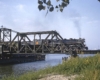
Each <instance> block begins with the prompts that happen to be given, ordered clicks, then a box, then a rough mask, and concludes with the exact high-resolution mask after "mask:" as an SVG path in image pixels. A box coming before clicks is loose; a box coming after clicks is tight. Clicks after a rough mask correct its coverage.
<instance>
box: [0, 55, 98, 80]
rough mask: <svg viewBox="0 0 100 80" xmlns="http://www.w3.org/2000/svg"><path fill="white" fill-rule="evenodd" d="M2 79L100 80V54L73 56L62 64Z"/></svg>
mask: <svg viewBox="0 0 100 80" xmlns="http://www.w3.org/2000/svg"><path fill="white" fill-rule="evenodd" d="M2 80H100V54H96V55H95V56H90V57H84V58H79V57H77V58H71V59H70V60H67V61H63V63H62V64H59V65H57V66H53V67H47V68H45V69H41V70H39V71H36V72H28V73H25V74H23V75H20V76H14V75H11V76H8V77H6V76H5V77H3V78H2Z"/></svg>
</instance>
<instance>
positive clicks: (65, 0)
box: [38, 0, 100, 13]
mask: <svg viewBox="0 0 100 80" xmlns="http://www.w3.org/2000/svg"><path fill="white" fill-rule="evenodd" d="M56 1H57V2H60V4H59V5H56V6H54V5H53V4H52V1H51V0H38V4H39V5H38V9H39V10H40V11H41V10H46V7H47V13H48V11H49V12H52V11H54V9H55V8H56V9H57V10H60V11H61V12H63V9H64V8H65V7H67V6H68V5H69V3H70V0H56ZM98 1H99V2H100V0H98Z"/></svg>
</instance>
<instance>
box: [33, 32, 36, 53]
mask: <svg viewBox="0 0 100 80" xmlns="http://www.w3.org/2000/svg"><path fill="white" fill-rule="evenodd" d="M35 36H36V34H34V43H33V44H34V45H33V47H34V53H35V52H36V51H35Z"/></svg>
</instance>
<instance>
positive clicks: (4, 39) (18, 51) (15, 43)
mask: <svg viewBox="0 0 100 80" xmlns="http://www.w3.org/2000/svg"><path fill="white" fill-rule="evenodd" d="M74 50H77V51H79V50H80V51H83V52H85V53H86V52H92V53H96V52H98V51H94V52H93V51H91V50H90V51H89V50H88V47H87V46H86V45H85V39H81V38H79V39H64V38H63V37H62V36H61V35H60V34H59V33H58V32H57V31H38V32H17V31H14V30H12V29H8V28H4V27H1V28H0V59H9V58H11V57H12V55H13V57H14V56H15V57H16V56H17V58H18V56H20V55H22V56H24V55H25V54H26V55H25V57H26V56H29V58H30V57H31V56H34V55H39V54H50V53H60V54H62V53H66V54H68V53H69V54H71V51H74ZM99 52H100V51H99ZM15 57H14V58H15Z"/></svg>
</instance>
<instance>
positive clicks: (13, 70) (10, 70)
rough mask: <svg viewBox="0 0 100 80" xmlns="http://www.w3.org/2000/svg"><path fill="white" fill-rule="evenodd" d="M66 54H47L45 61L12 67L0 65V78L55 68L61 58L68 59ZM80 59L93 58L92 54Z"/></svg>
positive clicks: (13, 65)
mask: <svg viewBox="0 0 100 80" xmlns="http://www.w3.org/2000/svg"><path fill="white" fill-rule="evenodd" d="M68 56H69V55H66V54H47V55H46V59H45V61H36V62H28V63H20V64H12V65H0V78H2V76H4V75H7V76H8V75H11V74H14V75H21V74H23V73H25V72H28V71H37V70H39V69H43V68H46V67H48V66H55V65H58V64H61V63H62V57H68ZM79 56H80V57H87V56H93V55H92V54H84V55H79Z"/></svg>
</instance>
